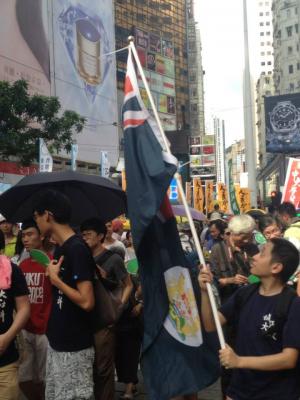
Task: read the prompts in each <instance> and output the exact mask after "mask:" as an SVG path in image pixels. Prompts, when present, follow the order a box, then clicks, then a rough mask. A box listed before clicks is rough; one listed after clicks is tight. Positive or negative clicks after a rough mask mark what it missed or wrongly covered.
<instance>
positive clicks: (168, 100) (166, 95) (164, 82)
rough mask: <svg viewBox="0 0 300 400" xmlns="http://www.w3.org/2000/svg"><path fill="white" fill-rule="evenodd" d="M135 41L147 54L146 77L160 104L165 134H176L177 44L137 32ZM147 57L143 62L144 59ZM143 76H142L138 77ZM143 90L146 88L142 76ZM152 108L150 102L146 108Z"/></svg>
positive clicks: (142, 31)
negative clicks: (175, 50) (168, 132)
mask: <svg viewBox="0 0 300 400" xmlns="http://www.w3.org/2000/svg"><path fill="white" fill-rule="evenodd" d="M135 40H136V46H137V49H138V51H143V52H144V54H145V59H146V65H145V64H144V63H142V65H143V67H144V73H145V76H146V79H147V81H148V84H149V87H150V90H151V93H152V96H153V98H154V99H155V103H156V104H157V109H158V112H159V115H160V116H161V122H162V126H163V128H164V130H166V131H171V130H176V128H177V124H176V100H175V99H176V91H175V64H174V60H173V58H174V48H173V42H171V41H169V40H164V39H162V38H161V37H160V36H158V35H156V34H152V33H148V32H145V31H144V30H143V29H139V28H135ZM144 54H143V55H142V56H140V58H141V57H142V58H143V57H144ZM138 75H139V74H138ZM138 85H139V88H144V84H143V83H142V81H141V78H140V77H139V76H138ZM145 105H146V107H147V108H148V109H149V111H150V113H151V112H152V111H151V109H150V107H149V101H147V104H145Z"/></svg>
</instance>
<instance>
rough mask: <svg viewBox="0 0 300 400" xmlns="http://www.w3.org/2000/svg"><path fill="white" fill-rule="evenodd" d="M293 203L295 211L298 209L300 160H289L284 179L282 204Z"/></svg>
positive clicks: (299, 201)
mask: <svg viewBox="0 0 300 400" xmlns="http://www.w3.org/2000/svg"><path fill="white" fill-rule="evenodd" d="M284 201H289V202H290V203H293V204H294V206H295V207H296V209H298V208H300V159H299V158H290V159H289V165H288V169H287V174H286V178H285V184H284V189H283V195H282V202H284Z"/></svg>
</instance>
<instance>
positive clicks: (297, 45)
mask: <svg viewBox="0 0 300 400" xmlns="http://www.w3.org/2000/svg"><path fill="white" fill-rule="evenodd" d="M299 48H300V46H299V43H297V51H299Z"/></svg>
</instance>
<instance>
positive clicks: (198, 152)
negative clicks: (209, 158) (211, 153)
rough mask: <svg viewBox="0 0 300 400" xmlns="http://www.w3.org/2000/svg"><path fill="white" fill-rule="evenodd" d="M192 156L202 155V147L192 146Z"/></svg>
mask: <svg viewBox="0 0 300 400" xmlns="http://www.w3.org/2000/svg"><path fill="white" fill-rule="evenodd" d="M190 154H191V155H198V156H199V155H201V147H200V146H191V147H190Z"/></svg>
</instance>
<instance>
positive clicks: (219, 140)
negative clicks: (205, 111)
mask: <svg viewBox="0 0 300 400" xmlns="http://www.w3.org/2000/svg"><path fill="white" fill-rule="evenodd" d="M214 131H215V141H216V172H217V182H221V183H225V176H226V174H225V171H226V170H225V122H224V121H221V120H220V119H219V118H215V119H214Z"/></svg>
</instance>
